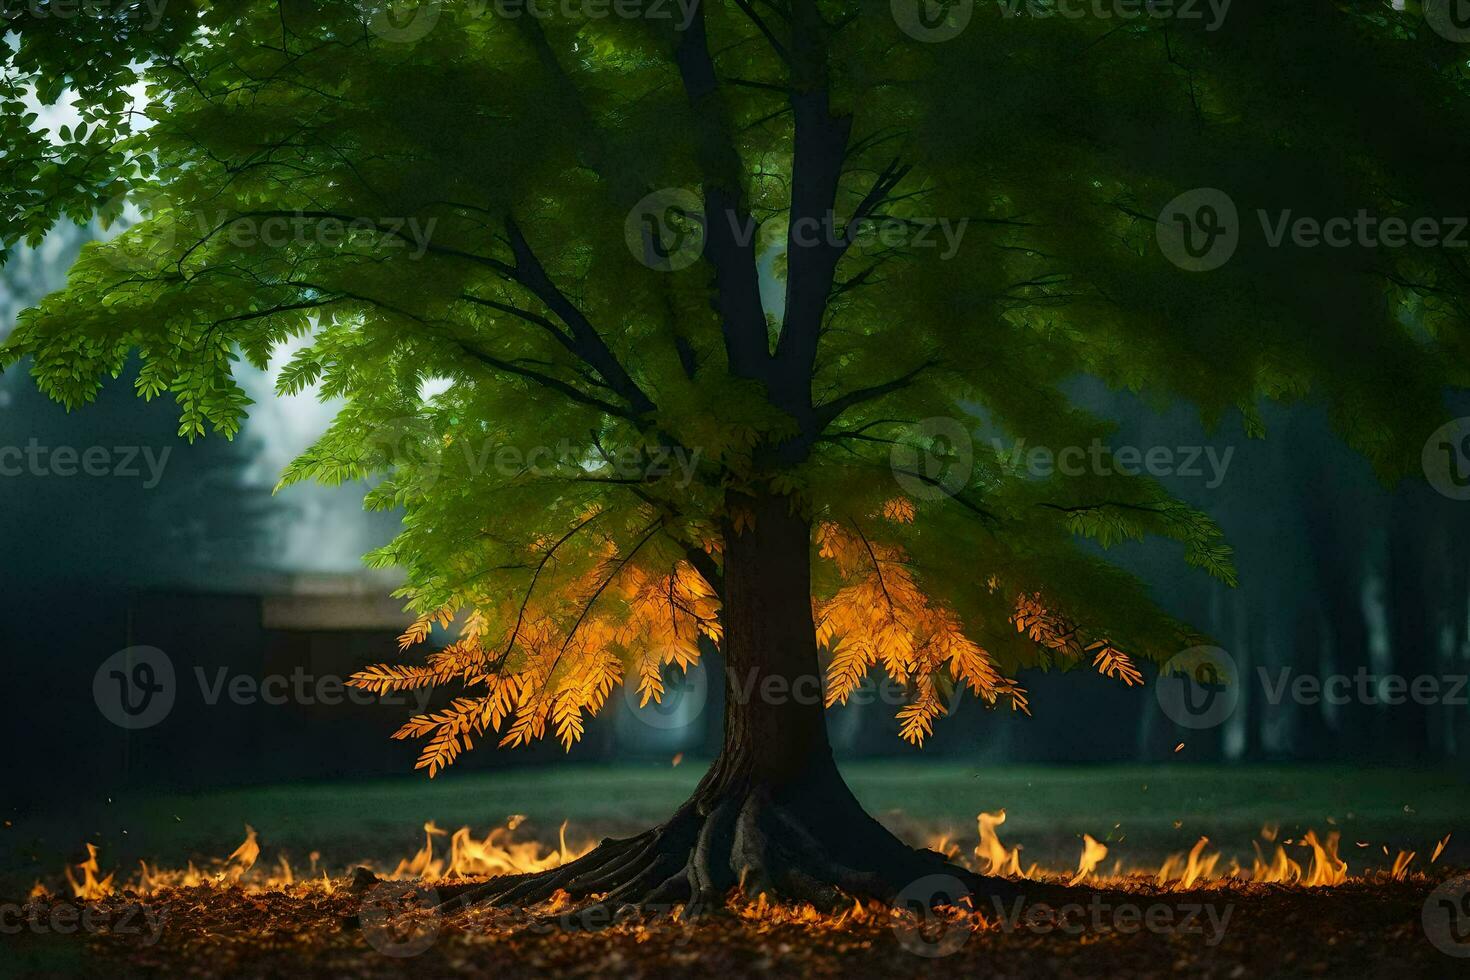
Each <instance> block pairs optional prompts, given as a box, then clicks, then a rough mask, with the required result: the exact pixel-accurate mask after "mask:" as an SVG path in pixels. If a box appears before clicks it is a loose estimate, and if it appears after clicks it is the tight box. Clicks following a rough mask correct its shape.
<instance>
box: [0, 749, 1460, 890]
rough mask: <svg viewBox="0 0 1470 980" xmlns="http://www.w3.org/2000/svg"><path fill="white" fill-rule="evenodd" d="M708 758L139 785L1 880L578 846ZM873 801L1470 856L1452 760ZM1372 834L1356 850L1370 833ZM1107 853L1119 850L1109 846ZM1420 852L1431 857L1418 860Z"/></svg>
mask: <svg viewBox="0 0 1470 980" xmlns="http://www.w3.org/2000/svg"><path fill="white" fill-rule="evenodd" d="M702 770H703V764H702V763H699V762H697V761H695V760H686V761H685V762H684V763H683V764H682V765H680V766H678V767H677V768H671V767H669V766H668V765H667V764H664V765H662V766H658V767H654V766H634V765H623V766H614V767H585V766H572V765H567V766H557V767H551V768H547V769H522V770H512V771H501V772H492V773H455V772H452V771H451V772H450V773H448V774H447V775H445V776H441V777H440V778H439V779H436V780H434V781H432V782H431V781H429V780H427V779H421V778H404V779H394V780H380V781H371V782H350V783H349V782H341V783H317V784H299V785H289V786H272V787H256V788H248V789H236V790H227V791H220V792H212V793H208V794H203V795H188V794H168V793H159V794H140V795H138V796H136V797H122V798H117V799H113V800H111V801H108V800H102V799H99V800H97V801H96V802H95V803H94V804H92V805H90V806H79V807H76V808H74V809H72V810H70V811H69V812H66V813H58V814H35V815H28V816H17V817H16V818H15V819H13V820H12V821H11V825H9V826H6V827H5V828H4V829H3V830H0V876H3V877H0V885H3V888H4V892H5V893H7V894H14V893H15V890H16V889H22V890H23V889H24V888H28V887H29V886H30V884H31V883H32V882H33V881H35V880H37V879H41V880H43V881H50V882H52V883H53V884H54V883H55V882H57V881H58V880H59V874H60V871H61V868H62V866H63V865H64V864H65V863H66V862H68V861H75V860H78V859H80V858H81V857H84V856H85V853H84V851H83V848H82V845H83V843H84V842H88V841H90V842H92V843H95V844H97V845H99V847H100V848H101V855H102V866H103V868H104V870H110V869H120V871H121V874H120V875H119V879H122V878H125V877H126V876H127V875H128V874H130V873H131V872H132V870H133V869H136V867H137V861H138V860H139V859H145V860H148V861H149V862H150V863H154V862H157V863H159V864H161V865H163V866H166V867H180V866H182V865H183V864H184V863H185V862H186V861H188V860H190V859H193V860H195V861H197V862H200V863H201V864H203V863H207V862H208V861H209V860H210V859H212V858H220V857H223V856H225V855H227V854H229V853H230V851H231V850H232V849H233V848H234V847H235V845H236V844H238V843H239V842H240V840H241V838H242V836H243V826H244V825H245V824H246V823H249V824H250V825H252V826H253V827H255V828H256V829H257V830H258V831H259V833H260V842H261V845H262V852H261V855H262V861H266V860H269V861H274V860H275V856H276V854H277V853H278V852H283V853H285V854H287V855H289V856H290V858H291V860H292V861H293V863H297V864H298V865H299V864H300V863H301V862H303V861H304V860H305V858H306V855H308V854H309V853H310V852H312V851H318V852H320V854H321V859H322V864H323V865H324V866H325V867H328V868H330V869H332V871H333V873H340V871H341V870H342V869H344V868H346V867H348V866H349V865H350V864H352V863H355V862H359V861H363V860H372V861H378V862H382V861H390V862H391V861H393V860H396V859H397V858H399V857H404V856H407V855H409V854H411V853H412V852H413V851H414V849H415V848H416V847H418V846H419V844H420V843H421V842H422V839H423V834H422V831H421V829H420V828H421V827H422V825H423V823H424V822H425V821H427V820H431V819H432V820H434V821H435V822H436V823H437V824H438V825H439V826H441V827H446V828H450V829H453V828H455V827H459V826H460V825H462V824H469V825H471V826H472V827H474V828H476V829H477V830H480V831H483V830H486V829H488V828H489V827H491V826H494V825H495V824H497V823H500V822H502V821H504V820H505V819H506V818H507V817H508V816H509V815H511V814H524V815H526V817H527V818H528V819H527V821H526V823H525V824H524V827H523V828H522V830H521V831H520V835H521V836H527V835H530V836H535V837H538V838H540V839H542V840H545V841H548V842H551V841H554V840H555V838H556V833H557V828H558V827H559V825H560V823H561V822H562V821H563V820H569V821H570V827H569V829H568V838H569V840H570V841H572V842H574V843H575V842H578V841H582V840H587V839H591V838H594V837H601V836H603V835H606V834H618V833H623V832H628V831H633V830H638V829H642V828H644V827H646V826H648V825H649V824H652V823H656V822H658V821H659V820H661V819H662V818H663V817H664V816H666V815H667V814H668V813H669V812H670V811H671V810H672V809H673V808H674V806H675V805H676V804H677V803H679V802H680V801H681V800H682V799H683V798H684V797H685V796H686V795H687V794H688V793H689V791H690V790H691V789H692V787H693V786H694V784H695V782H697V780H698V779H699V776H700V774H701V772H702ZM844 771H845V772H846V774H847V776H848V779H849V781H850V782H851V784H852V786H853V789H854V791H855V792H856V793H857V794H858V796H859V797H860V798H861V799H862V801H863V803H864V804H865V805H866V806H867V807H868V808H869V810H870V811H871V812H873V813H874V814H876V815H878V816H879V817H880V818H882V819H883V820H884V821H885V822H887V823H888V824H889V825H890V826H891V827H893V828H894V829H895V830H897V831H899V832H900V833H903V834H904V835H905V836H907V837H909V838H910V839H911V840H913V841H914V842H922V841H925V840H927V839H929V838H930V837H931V836H932V835H933V834H936V833H947V834H949V835H950V837H951V839H952V840H956V841H958V842H959V843H961V844H962V845H963V846H964V847H965V848H966V849H968V848H970V847H972V846H973V845H974V843H975V841H976V839H977V838H976V828H975V814H976V813H977V812H979V811H981V810H997V809H1000V808H1002V807H1004V808H1005V809H1006V810H1007V812H1008V819H1007V821H1006V823H1005V826H1004V827H1003V828H1001V831H1000V835H1001V839H1002V840H1003V841H1004V842H1005V843H1007V844H1008V845H1009V844H1022V845H1024V846H1025V850H1024V852H1023V860H1024V861H1026V862H1030V861H1033V860H1034V861H1039V862H1041V863H1042V864H1043V865H1046V866H1056V867H1066V866H1071V865H1074V864H1075V862H1076V858H1077V854H1078V852H1079V843H1078V842H1079V840H1080V836H1081V834H1082V833H1084V832H1086V833H1089V834H1091V835H1092V836H1093V837H1095V838H1097V839H1099V840H1103V841H1105V842H1107V843H1108V844H1109V846H1110V848H1111V849H1112V855H1113V856H1116V857H1121V858H1122V859H1123V860H1124V861H1125V863H1133V862H1137V863H1138V864H1149V863H1153V864H1157V862H1158V861H1159V860H1160V859H1161V858H1162V857H1163V856H1164V855H1165V854H1168V853H1172V852H1177V851H1183V850H1188V849H1189V847H1190V846H1191V845H1192V844H1193V843H1194V842H1195V841H1197V840H1198V839H1199V837H1200V836H1201V835H1204V836H1208V837H1209V838H1210V839H1211V841H1212V849H1213V848H1219V849H1220V850H1222V851H1224V852H1225V854H1226V855H1227V857H1229V856H1236V857H1240V858H1242V859H1243V860H1245V861H1247V862H1248V860H1249V857H1250V855H1251V841H1252V840H1253V839H1254V838H1255V837H1256V835H1257V833H1258V832H1259V830H1260V828H1261V826H1262V824H1264V823H1266V822H1273V823H1277V824H1279V825H1280V829H1281V836H1282V837H1293V836H1296V835H1299V834H1300V833H1302V832H1304V831H1305V830H1307V829H1308V828H1313V827H1315V828H1316V829H1317V830H1318V831H1319V832H1323V831H1330V830H1333V829H1336V830H1340V831H1341V832H1342V836H1343V846H1342V856H1343V857H1344V858H1346V859H1347V860H1348V862H1349V865H1350V867H1351V868H1352V870H1354V871H1356V870H1359V869H1361V868H1362V867H1364V866H1381V865H1382V864H1384V863H1386V862H1385V859H1384V857H1383V854H1382V850H1381V847H1382V846H1383V845H1387V846H1388V847H1389V849H1390V851H1394V852H1396V851H1397V849H1398V848H1405V849H1411V850H1417V851H1419V853H1420V854H1421V856H1427V854H1428V852H1429V851H1430V850H1431V849H1432V847H1433V844H1434V842H1435V841H1437V840H1439V839H1440V838H1442V837H1444V835H1446V834H1451V833H1452V834H1453V835H1454V837H1453V838H1452V841H1451V845H1450V847H1449V849H1447V851H1446V853H1445V855H1444V856H1443V857H1442V858H1441V860H1442V861H1444V862H1446V863H1451V862H1452V863H1454V864H1456V865H1459V866H1465V865H1467V864H1470V781H1467V780H1466V779H1465V778H1464V777H1460V776H1457V775H1453V774H1450V773H1447V772H1440V771H1416V770H1402V769H1392V770H1390V769H1368V768H1350V767H1332V768H1304V767H1256V768H1241V767H1230V768H1226V767H1202V766H1182V765H1181V766H1154V767H1143V766H1138V767H1093V768H1080V767H1077V768H1073V767H1050V768H1038V767H1031V768H1007V769H984V770H977V769H975V768H973V767H969V766H965V765H961V764H951V763H946V762H935V763H925V764H921V765H915V764H907V763H898V762H865V763H855V764H850V765H846V766H844ZM1360 842H1363V843H1367V844H1368V845H1370V846H1368V847H1359V846H1358V845H1359V843H1360ZM1110 860H1111V859H1110ZM1422 860H1423V857H1421V861H1422Z"/></svg>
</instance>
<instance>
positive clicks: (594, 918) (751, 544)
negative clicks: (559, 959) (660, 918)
mask: <svg viewBox="0 0 1470 980" xmlns="http://www.w3.org/2000/svg"><path fill="white" fill-rule="evenodd" d="M729 504H730V508H729V510H730V515H731V516H730V517H729V518H728V519H727V525H726V527H725V528H724V531H725V554H724V602H723V613H722V619H723V623H724V659H725V667H726V674H725V727H724V738H723V745H722V748H721V751H720V755H719V757H718V758H717V759H715V761H714V763H713V764H712V765H711V766H710V769H709V771H708V772H707V773H705V776H704V778H703V779H702V780H701V781H700V783H699V786H698V787H697V788H696V789H695V791H694V795H693V796H691V797H690V798H689V800H687V801H686V802H685V803H684V804H683V805H682V806H681V807H679V809H678V810H677V811H675V813H674V815H673V816H672V817H671V818H670V819H669V821H668V822H667V823H665V824H663V825H662V826H660V827H657V828H654V829H653V830H649V831H647V832H645V833H643V834H640V835H638V836H636V837H631V838H626V839H623V840H604V841H603V842H602V844H601V845H600V846H599V847H597V848H595V849H594V850H592V851H591V852H590V853H588V854H586V855H584V856H583V857H581V858H579V859H578V860H576V861H573V862H571V863H569V864H567V865H565V866H563V867H560V868H557V869H554V870H552V871H549V872H541V873H537V874H530V875H517V876H511V877H504V878H496V879H493V880H492V881H490V882H489V883H488V884H486V885H483V886H476V887H475V888H472V889H468V890H465V891H463V892H462V893H461V894H459V895H456V896H454V897H453V898H452V900H451V901H449V902H446V903H445V905H446V906H447V907H449V908H460V907H464V906H466V905H469V904H472V903H476V902H489V903H493V904H496V905H530V904H534V903H536V902H540V901H543V900H545V899H547V898H549V897H551V895H552V894H554V893H555V892H556V891H557V890H559V889H562V890H565V891H567V892H568V893H569V894H570V895H571V896H572V897H573V898H574V899H582V898H589V897H593V896H601V898H600V899H599V900H598V901H597V902H596V903H595V904H593V905H592V906H590V907H586V908H582V909H579V910H578V911H577V912H576V913H575V916H576V920H575V921H576V924H581V925H591V924H597V923H598V922H599V921H600V922H608V921H611V919H612V917H613V916H614V915H616V914H617V913H619V912H643V913H648V912H661V911H672V910H673V909H674V908H675V907H683V908H684V910H685V912H686V914H688V913H689V912H691V911H707V910H709V909H712V908H715V907H718V906H720V905H721V904H723V902H724V900H725V898H726V896H727V895H728V894H729V893H730V892H731V890H732V889H735V888H739V889H740V890H741V891H743V892H744V893H745V894H746V895H748V896H752V897H754V896H755V895H757V894H760V893H764V894H766V895H767V896H769V897H770V898H772V899H793V900H798V901H809V902H812V903H813V904H816V905H818V906H821V907H825V908H837V907H840V906H843V905H848V904H851V901H852V899H853V898H854V897H856V898H862V899H870V898H872V899H878V900H880V901H885V902H893V901H894V900H895V899H898V898H902V899H903V900H905V901H906V902H913V901H914V900H915V899H916V895H917V900H918V901H920V902H922V903H927V902H930V901H939V900H947V899H950V898H953V897H954V896H955V895H956V894H957V893H960V892H964V891H969V892H971V893H977V892H978V893H980V894H982V895H984V896H985V897H988V898H1001V899H1004V900H1011V899H1013V898H1014V897H1016V896H1017V895H1018V894H1019V892H1020V889H1019V888H1018V887H1017V886H1016V885H1014V884H1012V883H1010V882H1007V881H1005V880H1002V879H995V878H983V877H981V876H979V875H976V874H974V873H972V872H970V871H967V870H965V869H963V868H959V867H956V866H954V865H951V864H949V863H948V862H947V861H946V860H945V859H944V858H943V857H942V856H941V855H939V854H937V853H935V852H934V851H929V850H923V849H915V848H913V847H910V846H908V845H907V844H905V843H903V842H902V841H900V840H899V839H898V838H897V837H895V836H893V834H891V833H890V832H889V831H888V830H887V829H886V828H885V827H883V825H882V824H880V823H879V822H878V821H877V820H875V819H874V818H873V817H871V816H870V815H869V814H868V813H867V812H866V811H865V810H863V808H862V805H861V804H859V803H858V801H857V799H856V797H854V796H853V794H852V791H851V790H850V789H849V788H848V786H847V783H846V782H845V781H844V780H843V778H842V775H841V773H840V772H838V770H837V766H836V763H835V762H834V761H833V758H832V748H831V745H830V744H829V743H828V741H827V726H826V713H825V710H824V708H823V704H822V683H821V677H822V673H821V667H820V664H819V663H818V660H817V644H816V631H815V628H814V626H813V623H812V612H811V567H810V565H811V525H810V522H809V521H808V520H807V519H806V518H805V517H804V516H802V515H801V514H799V513H795V512H793V510H792V508H791V502H790V499H789V498H783V497H776V496H762V497H759V498H757V497H748V496H739V495H732V496H731V497H730V500H729ZM737 524H738V525H739V526H740V527H741V528H742V530H741V531H737V530H736V527H735V525H737ZM915 883H919V884H918V886H917V892H923V893H924V894H922V895H918V894H917V892H916V890H915V888H913V887H911V886H915ZM441 891H443V890H441ZM451 891H452V890H451ZM977 904H978V898H977Z"/></svg>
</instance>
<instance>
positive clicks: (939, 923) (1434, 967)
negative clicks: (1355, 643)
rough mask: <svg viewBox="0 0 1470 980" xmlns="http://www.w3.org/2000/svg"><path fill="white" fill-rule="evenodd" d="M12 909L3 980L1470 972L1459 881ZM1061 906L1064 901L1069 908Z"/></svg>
mask: <svg viewBox="0 0 1470 980" xmlns="http://www.w3.org/2000/svg"><path fill="white" fill-rule="evenodd" d="M332 887H333V889H334V890H333V891H332V892H330V893H329V892H328V891H327V888H326V886H325V885H324V884H323V883H322V882H320V881H318V882H316V883H313V884H311V885H304V884H300V883H298V884H297V885H295V886H292V887H288V888H284V889H277V890H272V891H265V892H258V893H251V892H247V891H246V890H244V889H241V888H239V887H237V886H229V887H222V886H197V887H192V888H171V889H165V890H163V891H162V892H160V893H157V894H153V895H149V896H147V897H146V898H139V897H137V896H132V895H130V894H128V893H123V894H119V895H115V896H112V897H110V898H107V899H104V900H102V901H100V902H96V903H85V904H78V903H76V902H75V901H73V900H70V899H42V900H37V901H33V902H31V903H29V904H27V905H25V906H24V908H22V909H21V914H20V915H19V916H17V913H16V911H15V909H16V906H15V905H11V906H8V908H9V910H10V911H9V913H8V917H7V921H6V922H5V923H4V927H5V930H4V931H5V932H6V933H7V935H5V936H4V937H3V939H4V943H3V945H4V946H5V947H7V948H8V950H9V952H7V953H6V955H5V957H4V961H5V965H4V966H3V967H0V973H4V974H7V975H13V976H37V977H39V976H57V975H78V974H90V975H93V976H156V975H168V976H199V977H238V976H249V977H277V976H279V977H287V976H289V977H294V978H300V977H316V976H322V977H325V976H358V977H396V976H414V977H420V978H423V977H439V976H466V977H471V976H483V977H495V978H499V980H509V978H519V977H547V976H553V977H622V976H627V977H678V978H680V980H687V978H688V977H690V976H696V977H719V978H730V977H745V976H843V977H849V978H850V977H870V976H871V977H890V978H891V977H904V976H917V975H921V974H932V973H933V972H935V971H938V970H942V971H945V972H948V973H952V974H953V975H955V976H981V977H1032V976H1046V977H1063V978H1067V977H1119V976H1127V977H1161V976H1171V977H1175V976H1183V977H1220V978H1241V977H1256V976H1312V977H1339V976H1341V977H1445V976H1453V975H1456V974H1460V973H1461V971H1464V970H1465V968H1466V967H1467V966H1470V876H1466V875H1465V874H1464V872H1463V871H1458V872H1457V871H1455V870H1452V869H1448V868H1436V869H1435V870H1434V873H1433V875H1432V876H1428V877H1426V876H1424V875H1413V876H1410V877H1409V878H1408V880H1404V881H1393V880H1389V879H1388V878H1387V876H1384V875H1370V876H1369V877H1368V878H1366V879H1354V880H1352V881H1350V882H1349V883H1348V884H1346V885H1342V886H1338V887H1331V888H1300V887H1286V886H1277V885H1260V884H1244V883H1233V882H1228V883H1227V882H1218V883H1212V884H1211V885H1209V886H1208V887H1204V888H1197V889H1195V890H1191V891H1182V892H1181V891H1163V890H1160V889H1159V888H1157V887H1156V886H1154V885H1153V884H1152V883H1151V882H1147V881H1144V880H1142V879H1137V880H1128V881H1125V882H1123V883H1121V884H1119V885H1117V886H1114V887H1109V888H1108V889H1107V890H1104V891H1096V890H1091V889H1088V888H1087V887H1085V886H1083V887H1077V888H1064V887H1062V885H1061V883H1053V884H1049V885H1045V886H1038V888H1040V889H1041V891H1039V892H1038V893H1037V896H1036V897H1035V898H1028V899H1026V900H1024V902H1023V904H1022V905H1001V906H999V907H997V906H996V905H995V904H994V903H988V902H986V901H984V900H983V899H977V900H974V901H973V902H972V903H971V904H974V905H975V909H974V910H973V911H966V912H958V911H954V910H941V911H940V912H935V913H931V914H930V915H928V916H927V917H920V916H918V915H917V914H916V913H905V912H898V911H894V910H890V909H886V908H881V907H878V906H869V907H868V908H865V909H863V908H857V907H854V908H853V909H849V910H846V911H844V912H842V913H839V914H819V913H817V912H816V911H815V910H813V909H811V908H809V907H807V908H795V907H780V906H778V907H774V908H771V907H766V906H765V905H764V904H755V905H751V904H745V905H742V906H740V907H738V908H736V909H735V910H733V911H728V912H725V913H722V914H718V915H710V916H704V917H700V918H698V919H696V920H695V921H693V922H691V923H684V922H677V921H673V920H671V919H669V918H668V917H661V918H656V919H653V920H650V921H647V922H641V921H640V922H632V921H629V922H622V923H616V924H613V925H610V926H609V927H607V928H603V929H600V930H597V931H567V930H565V929H563V928H561V927H560V926H559V924H558V922H557V920H556V912H557V911H558V910H556V909H555V908H554V907H542V908H541V909H538V910H535V913H536V914H534V915H533V914H531V913H528V912H525V911H497V910H486V909H473V910H471V911H469V912H466V913H458V914H456V915H454V916H452V917H448V918H443V917H440V916H438V915H437V914H435V913H433V912H432V911H429V910H426V909H425V908H423V906H424V904H425V899H424V898H423V896H422V892H421V890H420V889H419V888H418V887H417V886H416V885H415V883H411V882H381V883H378V884H373V883H372V882H371V881H365V880H360V881H358V882H357V883H356V884H354V882H353V881H351V880H350V879H345V878H344V879H339V880H337V881H335V882H333V883H332ZM1069 903H1070V907H1067V906H1068V905H1069Z"/></svg>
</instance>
